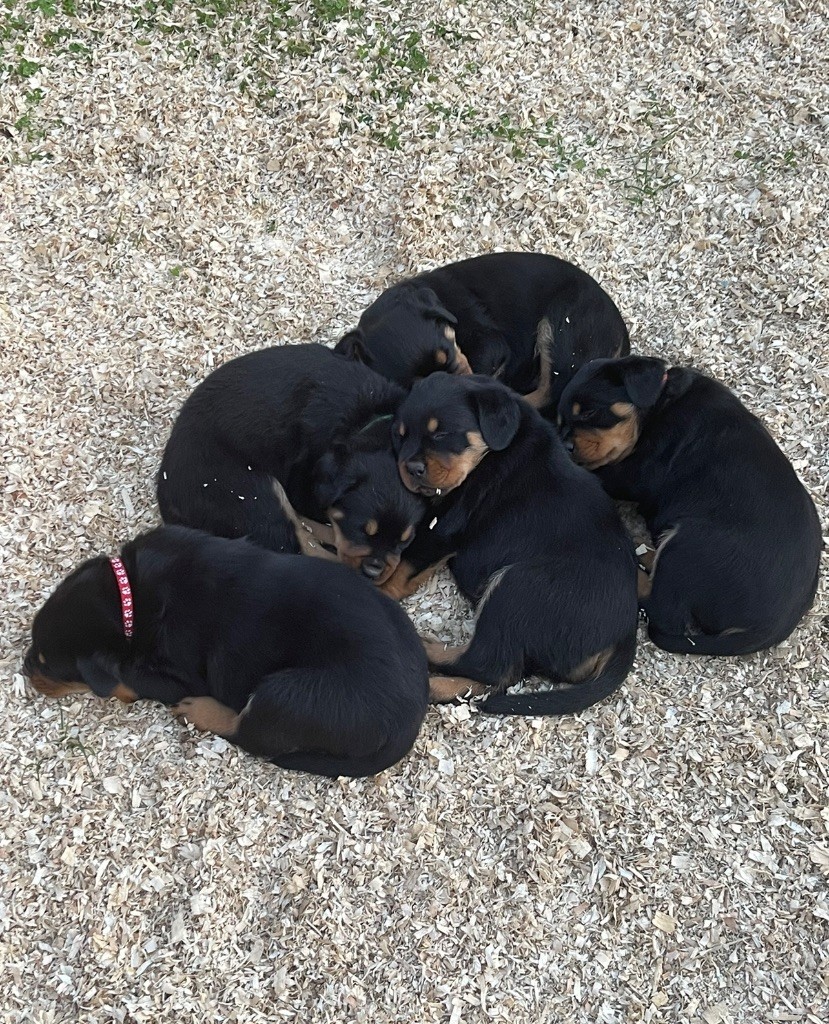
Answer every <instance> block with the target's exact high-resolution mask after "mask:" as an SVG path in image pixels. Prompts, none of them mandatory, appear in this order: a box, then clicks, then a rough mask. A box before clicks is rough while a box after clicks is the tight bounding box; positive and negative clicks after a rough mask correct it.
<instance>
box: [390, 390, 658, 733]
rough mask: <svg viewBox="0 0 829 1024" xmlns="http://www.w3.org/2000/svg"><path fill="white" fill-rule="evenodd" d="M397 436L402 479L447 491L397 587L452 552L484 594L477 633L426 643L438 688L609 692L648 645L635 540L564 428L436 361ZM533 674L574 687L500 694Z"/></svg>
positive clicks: (538, 704) (511, 704) (558, 696)
mask: <svg viewBox="0 0 829 1024" xmlns="http://www.w3.org/2000/svg"><path fill="white" fill-rule="evenodd" d="M393 435H394V438H395V447H396V450H397V455H398V465H399V469H400V475H401V478H402V479H403V481H404V483H405V484H406V486H407V487H408V488H409V489H410V490H412V491H414V492H416V493H420V494H424V495H426V496H428V497H432V498H435V499H436V501H435V502H434V504H433V507H432V518H431V520H430V521H429V523H428V524H424V525H423V526H421V527H420V528H419V529H418V531H417V534H416V536H415V540H414V541H413V543H412V545H411V546H410V547H409V549H408V550H407V552H406V554H405V556H404V559H403V560H402V561H401V563H400V565H399V566H398V569H397V570H396V571H395V573H394V574H393V575H392V576H391V578H390V579H389V581H388V582H387V584H386V586H385V590H386V592H387V593H388V594H389V595H390V596H393V597H402V596H406V595H407V594H409V593H411V592H413V590H414V588H415V587H416V586H418V585H419V584H420V583H421V582H422V581H423V580H424V579H425V578H426V576H427V574H428V573H429V572H430V571H431V570H432V569H433V568H434V567H435V566H437V565H439V564H441V562H443V561H446V560H447V559H448V560H449V567H450V569H451V571H452V573H453V575H454V577H455V579H456V580H457V582H458V586H459V587H460V589H461V590H462V591H463V593H464V594H465V595H466V596H467V597H468V598H469V599H470V600H471V601H473V602H474V603H475V604H476V606H477V613H478V617H477V623H476V626H475V633H474V635H473V637H472V639H471V640H470V642H469V644H468V645H465V646H463V647H456V648H449V649H444V648H443V647H442V645H439V644H429V645H427V654H428V655H429V661H430V665H431V668H432V671H433V673H438V672H439V673H440V675H439V676H437V675H436V676H435V678H433V679H432V680H430V684H431V694H432V699H433V700H435V701H441V700H449V699H452V698H454V697H456V696H459V695H461V694H462V693H464V692H467V691H470V692H472V693H479V694H480V693H492V692H493V691H495V695H493V696H490V697H489V699H488V700H487V701H486V702H484V704H483V705H482V709H483V710H484V711H486V712H490V713H496V714H524V715H535V714H537V715H545V714H547V715H549V714H564V713H566V712H573V711H579V710H581V709H582V708H586V707H589V706H590V705H591V704H594V703H596V701H599V700H601V699H603V698H604V697H607V696H608V695H609V694H611V693H612V692H613V691H614V690H615V689H616V688H617V687H618V686H619V685H620V684H621V683H622V681H623V680H624V678H625V676H626V675H627V673H628V671H629V670H630V667H631V664H632V663H633V658H634V653H635V649H636V629H637V612H638V610H637V603H636V558H635V555H634V552H633V544H632V542H631V540H630V539H629V537H628V536H627V534H626V532H625V529H624V527H623V525H622V523H621V520H620V519H619V516H618V515H617V513H616V509H615V507H614V505H613V502H612V501H611V500H610V498H608V496H607V495H606V494H605V493H604V492H603V490H602V488H601V486H600V485H599V483H598V481H597V480H596V479H595V478H594V477H592V476H591V474H590V473H587V472H586V471H585V470H583V469H581V468H580V467H578V466H575V465H573V463H572V461H571V460H570V458H569V457H568V455H567V453H566V451H565V450H564V447H563V446H562V444H561V441H560V440H559V437H558V434H557V433H556V431H555V429H554V428H553V426H552V425H551V424H550V423H548V422H547V421H546V420H544V419H542V417H541V416H540V415H539V414H538V412H537V411H536V410H534V409H532V408H531V407H530V406H529V405H528V404H527V403H526V402H523V401H521V399H520V398H519V397H518V396H517V395H515V394H514V393H513V392H512V391H510V390H509V388H506V387H505V386H504V385H503V384H499V383H498V382H497V381H493V380H489V379H488V378H486V377H479V376H469V377H461V376H450V375H449V374H445V373H436V374H432V375H431V376H429V377H427V378H426V379H425V380H422V381H419V382H418V383H416V384H415V385H414V387H413V388H412V391H411V393H410V395H409V397H408V398H407V399H406V400H405V402H403V403H402V405H401V406H400V408H399V409H398V412H397V417H396V419H395V422H394V428H393ZM427 519H428V513H427ZM530 674H538V675H541V676H544V677H546V678H547V679H550V680H553V681H555V682H561V683H570V684H573V685H571V686H569V687H566V688H562V689H558V690H551V691H549V692H539V693H527V694H503V693H499V692H498V691H502V690H504V689H506V687H508V686H510V685H511V684H513V683H516V682H518V680H520V679H521V678H522V677H524V676H527V675H530Z"/></svg>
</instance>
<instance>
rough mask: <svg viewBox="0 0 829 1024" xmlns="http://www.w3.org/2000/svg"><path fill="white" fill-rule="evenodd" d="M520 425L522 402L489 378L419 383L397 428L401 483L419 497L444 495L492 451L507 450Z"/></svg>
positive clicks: (439, 375)
mask: <svg viewBox="0 0 829 1024" xmlns="http://www.w3.org/2000/svg"><path fill="white" fill-rule="evenodd" d="M520 421H521V410H520V406H519V399H518V398H517V397H516V396H515V395H514V394H513V393H512V392H511V391H510V390H509V389H508V388H506V387H504V386H503V385H502V384H499V383H498V382H497V381H493V380H490V379H489V378H487V377H478V376H471V377H453V376H449V375H448V374H445V373H436V374H433V375H432V376H431V377H427V378H426V379H425V380H422V381H418V382H417V383H416V384H415V385H414V387H413V388H412V390H411V392H410V394H409V396H408V397H407V398H406V399H405V400H404V401H403V403H402V404H401V406H400V408H399V409H398V411H397V416H396V417H395V421H394V425H393V427H392V440H393V444H394V449H395V454H396V455H397V468H398V470H399V472H400V479H401V480H402V481H403V483H404V484H405V485H406V487H407V488H408V489H409V490H410V491H413V492H414V493H416V494H423V495H425V496H427V497H433V496H434V495H436V494H445V493H446V492H447V491H451V490H453V489H454V488H455V487H459V486H460V485H461V484H462V483H463V482H464V480H465V479H466V478H467V476H469V474H470V473H471V472H472V470H473V469H474V468H475V467H476V466H477V465H478V463H479V462H480V461H481V459H482V458H483V457H484V456H485V455H486V453H487V452H489V451H503V449H504V448H506V447H507V446H508V445H509V444H510V442H511V441H512V439H513V438H514V437H515V434H516V431H517V430H518V426H519V423H520Z"/></svg>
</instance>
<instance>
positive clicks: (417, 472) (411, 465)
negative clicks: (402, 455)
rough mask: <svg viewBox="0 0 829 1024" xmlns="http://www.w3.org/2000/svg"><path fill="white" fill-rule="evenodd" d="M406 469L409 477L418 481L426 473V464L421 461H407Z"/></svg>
mask: <svg viewBox="0 0 829 1024" xmlns="http://www.w3.org/2000/svg"><path fill="white" fill-rule="evenodd" d="M406 469H407V471H408V473H409V476H413V477H415V478H416V479H418V480H419V479H420V478H421V477H422V476H423V474H424V473H425V472H426V463H425V462H423V460H422V459H409V461H408V462H407V463H406Z"/></svg>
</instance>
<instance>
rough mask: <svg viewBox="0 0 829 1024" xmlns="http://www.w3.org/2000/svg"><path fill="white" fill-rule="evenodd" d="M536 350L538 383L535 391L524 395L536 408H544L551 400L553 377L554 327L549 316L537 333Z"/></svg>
mask: <svg viewBox="0 0 829 1024" xmlns="http://www.w3.org/2000/svg"><path fill="white" fill-rule="evenodd" d="M535 351H536V355H537V356H538V360H539V362H538V367H539V368H538V384H537V385H536V389H535V391H531V392H530V393H529V394H528V395H524V401H525V402H526V403H527V405H531V406H532V407H533V408H534V409H543V408H544V406H545V405H548V404H549V401H550V386H551V384H552V379H553V329H552V327H551V326H550V321H549V320H548V319H547V317H546V316H545V317H542V318H541V320H540V322H539V324H538V330H537V331H536V334H535Z"/></svg>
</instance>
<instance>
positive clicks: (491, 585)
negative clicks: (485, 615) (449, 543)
mask: <svg viewBox="0 0 829 1024" xmlns="http://www.w3.org/2000/svg"><path fill="white" fill-rule="evenodd" d="M511 568H512V566H511V565H505V566H504V567H503V568H502V569H498V570H497V571H496V572H494V573H493V574H492V575H491V576H490V577H489V579H488V580H487V583H486V586H485V587H484V592H483V594H481V600H480V601H479V602H478V604H477V606H476V608H475V616H476V618H480V617H481V612H482V611H483V610H484V605H485V604H486V603H487V601H488V600H489V599H490V598H491V597H492V595H493V594H494V593H495V590H496V589H497V587H498V585H499V584H500V583H501V581H502V580H503V578H504V577H505V576H506V574H507V573H508V572H509V571H510V569H511Z"/></svg>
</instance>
